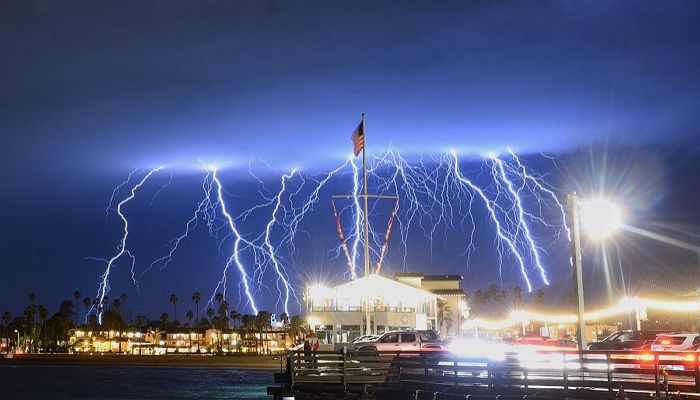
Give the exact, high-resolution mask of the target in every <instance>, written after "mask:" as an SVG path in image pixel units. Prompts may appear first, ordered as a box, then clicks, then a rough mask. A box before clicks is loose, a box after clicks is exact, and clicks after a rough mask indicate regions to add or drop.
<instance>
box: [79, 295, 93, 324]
mask: <svg viewBox="0 0 700 400" xmlns="http://www.w3.org/2000/svg"><path fill="white" fill-rule="evenodd" d="M83 306H84V307H85V319H87V317H88V316H87V315H88V311H90V306H92V299H91V298H89V297H86V298H84V299H83ZM76 311H77V310H76Z"/></svg>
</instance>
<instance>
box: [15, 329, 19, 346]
mask: <svg viewBox="0 0 700 400" xmlns="http://www.w3.org/2000/svg"><path fill="white" fill-rule="evenodd" d="M15 333H16V334H17V343H15V349H16V348H18V347H19V331H18V330H17V329H15Z"/></svg>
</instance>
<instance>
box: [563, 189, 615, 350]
mask: <svg viewBox="0 0 700 400" xmlns="http://www.w3.org/2000/svg"><path fill="white" fill-rule="evenodd" d="M567 204H568V206H569V218H570V225H571V233H572V237H571V261H572V264H573V267H574V290H575V291H576V299H577V307H576V308H577V315H578V335H576V341H577V343H578V347H579V349H581V350H585V347H584V346H585V345H586V340H585V338H586V321H585V319H584V308H585V307H584V303H583V272H582V261H581V227H583V230H584V231H585V232H586V234H587V235H588V236H589V237H590V238H591V239H594V240H604V239H605V238H607V237H609V236H610V235H612V234H613V232H615V231H616V230H617V229H619V228H620V227H621V226H622V212H621V211H620V208H619V207H617V206H616V205H614V204H612V203H610V202H608V201H606V200H603V199H595V200H591V201H586V202H579V200H578V196H577V195H576V193H575V192H574V193H571V194H570V195H569V196H568V198H567Z"/></svg>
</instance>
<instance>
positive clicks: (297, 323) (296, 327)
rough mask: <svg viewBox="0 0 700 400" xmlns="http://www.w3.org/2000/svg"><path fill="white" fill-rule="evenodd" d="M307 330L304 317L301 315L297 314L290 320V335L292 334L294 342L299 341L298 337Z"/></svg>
mask: <svg viewBox="0 0 700 400" xmlns="http://www.w3.org/2000/svg"><path fill="white" fill-rule="evenodd" d="M304 331H305V327H304V318H302V317H301V316H300V315H295V316H293V317H292V319H290V320H289V335H290V336H292V338H293V340H294V343H296V342H297V338H298V337H299V335H300V334H303V333H304Z"/></svg>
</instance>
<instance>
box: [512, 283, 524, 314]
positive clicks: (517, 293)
mask: <svg viewBox="0 0 700 400" xmlns="http://www.w3.org/2000/svg"><path fill="white" fill-rule="evenodd" d="M513 302H514V305H515V309H516V310H519V309H520V306H521V305H522V304H523V289H522V288H521V287H520V286H516V287H514V288H513Z"/></svg>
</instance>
